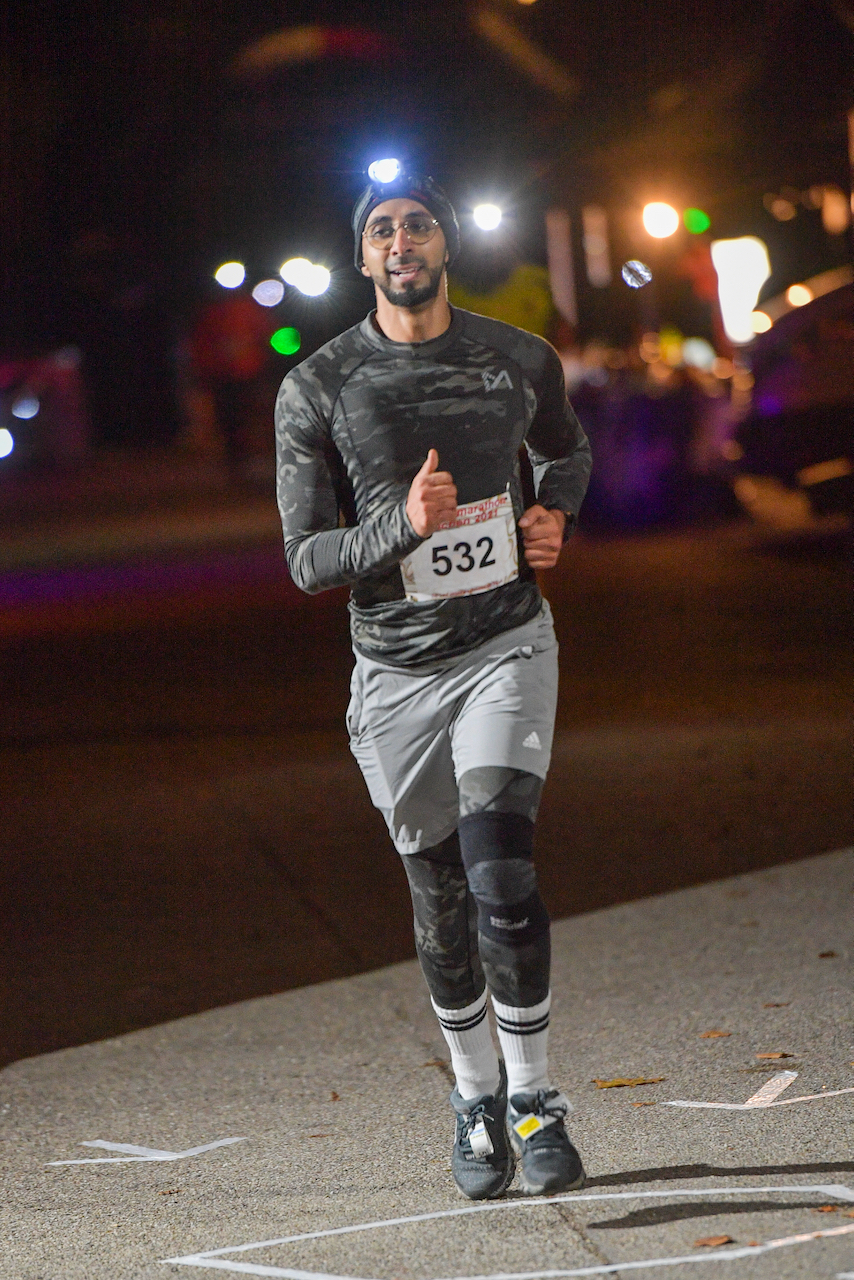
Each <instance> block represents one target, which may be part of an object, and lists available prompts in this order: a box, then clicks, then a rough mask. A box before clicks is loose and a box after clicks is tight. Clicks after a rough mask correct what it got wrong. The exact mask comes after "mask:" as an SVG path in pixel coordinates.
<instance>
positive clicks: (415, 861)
mask: <svg viewBox="0 0 854 1280" xmlns="http://www.w3.org/2000/svg"><path fill="white" fill-rule="evenodd" d="M542 787H543V783H542V779H541V778H538V777H536V776H535V775H534V774H531V773H523V772H521V771H520V770H517V769H509V768H498V767H489V768H480V769H471V770H469V771H468V772H467V773H465V774H463V775H462V777H461V778H460V780H459V793H460V826H459V829H458V830H457V831H455V832H454V833H453V834H452V835H450V836H448V838H447V839H446V840H443V841H442V843H441V844H439V845H435V846H434V847H433V848H431V849H425V850H423V851H422V852H420V853H407V854H404V855H402V857H403V865H404V867H405V868H406V874H407V878H408V880H409V891H410V894H411V896H412V906H413V912H414V917H415V949H416V952H417V954H418V959H419V961H420V963H421V968H422V971H423V973H424V977H425V978H426V980H427V985H428V987H429V989H430V993H431V995H432V996H433V998H434V1000H435V1001H436V1003H437V1004H438V1005H440V1006H441V1007H442V1008H444V1009H462V1008H464V1007H465V1006H466V1005H469V1004H471V1003H472V1002H473V1001H475V1000H476V999H477V998H478V997H479V996H480V994H481V993H482V991H483V989H484V986H485V985H488V986H489V989H490V991H491V992H492V994H493V995H494V996H495V997H496V999H498V1000H500V1001H501V1002H502V1003H504V1004H509V1005H513V1006H514V1007H515V1008H530V1006H532V1005H535V1004H538V1003H539V1002H540V1001H541V1000H544V999H545V997H546V995H547V994H548V990H549V965H550V958H551V956H550V942H549V919H548V915H547V913H546V909H545V906H544V905H543V902H542V899H541V898H540V895H539V890H538V889H537V883H536V873H535V871H534V864H533V861H532V856H531V846H532V840H533V828H534V819H535V818H536V814H537V808H538V806H539V801H540V794H541V792H542Z"/></svg>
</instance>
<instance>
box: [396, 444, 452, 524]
mask: <svg viewBox="0 0 854 1280" xmlns="http://www.w3.org/2000/svg"><path fill="white" fill-rule="evenodd" d="M438 466H439V455H438V453H437V452H436V450H435V449H430V450H429V452H428V454H427V457H426V458H425V460H424V465H423V466H422V468H421V470H420V471H419V472H418V475H417V476H416V477H415V479H414V480H413V481H412V484H411V485H410V486H409V495H408V497H407V499H406V514H407V515H408V516H409V520H410V523H411V525H412V527H413V529H414V530H415V532H416V533H417V534H418V536H419V538H429V536H430V534H431V533H435V532H436V530H437V529H438V528H439V526H440V524H443V523H447V522H449V521H452V520H453V519H454V518H455V517H456V514H457V486H456V485H455V484H454V477H453V476H452V475H451V473H450V471H439V470H437V468H438Z"/></svg>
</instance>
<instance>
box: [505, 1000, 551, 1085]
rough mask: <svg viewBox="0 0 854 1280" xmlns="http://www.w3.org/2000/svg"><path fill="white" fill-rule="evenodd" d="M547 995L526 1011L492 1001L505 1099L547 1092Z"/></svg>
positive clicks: (548, 1007) (548, 1006) (548, 1003)
mask: <svg viewBox="0 0 854 1280" xmlns="http://www.w3.org/2000/svg"><path fill="white" fill-rule="evenodd" d="M551 1002H552V995H551V992H549V994H548V995H547V996H546V998H545V1000H541V1001H540V1003H539V1004H535V1005H532V1006H531V1007H530V1008H529V1009H516V1008H514V1007H513V1005H511V1004H502V1003H501V1002H500V1000H496V999H495V996H493V997H492V1007H493V1009H494V1010H495V1023H496V1026H497V1028H498V1039H499V1040H500V1042H501V1049H502V1052H503V1054H504V1062H505V1065H506V1067H507V1096H508V1098H512V1097H513V1094H514V1093H535V1092H536V1091H537V1090H538V1089H550V1088H551V1084H550V1083H549V1064H548V1048H549V1009H550V1007H551Z"/></svg>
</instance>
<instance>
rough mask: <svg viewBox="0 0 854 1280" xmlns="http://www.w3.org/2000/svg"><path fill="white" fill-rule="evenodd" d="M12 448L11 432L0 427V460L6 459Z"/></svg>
mask: <svg viewBox="0 0 854 1280" xmlns="http://www.w3.org/2000/svg"><path fill="white" fill-rule="evenodd" d="M14 447H15V439H14V437H13V435H12V432H11V431H7V430H6V428H5V427H0V458H8V456H9V454H10V453H11V452H12V450H13V449H14Z"/></svg>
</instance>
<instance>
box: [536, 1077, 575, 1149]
mask: <svg viewBox="0 0 854 1280" xmlns="http://www.w3.org/2000/svg"><path fill="white" fill-rule="evenodd" d="M528 1109H529V1111H530V1113H531V1114H532V1115H537V1116H541V1117H542V1118H543V1119H545V1117H546V1116H549V1117H550V1118H551V1119H553V1120H556V1121H558V1122H560V1121H561V1120H565V1119H566V1115H567V1110H568V1108H567V1105H566V1102H564V1101H561V1100H560V1094H559V1093H557V1091H556V1090H554V1089H538V1090H537V1094H536V1099H535V1100H533V1101H532V1103H531V1104H530V1105H529V1108H528ZM565 1140H566V1130H565V1129H564V1127H563V1125H562V1124H560V1123H557V1124H547V1125H546V1126H545V1127H544V1128H542V1129H539V1130H537V1132H536V1133H532V1134H531V1136H530V1137H529V1138H528V1140H527V1145H528V1147H560V1146H562V1145H563V1143H564V1142H565Z"/></svg>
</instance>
